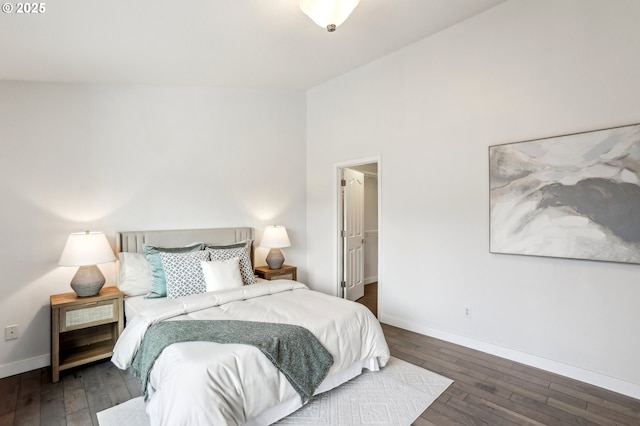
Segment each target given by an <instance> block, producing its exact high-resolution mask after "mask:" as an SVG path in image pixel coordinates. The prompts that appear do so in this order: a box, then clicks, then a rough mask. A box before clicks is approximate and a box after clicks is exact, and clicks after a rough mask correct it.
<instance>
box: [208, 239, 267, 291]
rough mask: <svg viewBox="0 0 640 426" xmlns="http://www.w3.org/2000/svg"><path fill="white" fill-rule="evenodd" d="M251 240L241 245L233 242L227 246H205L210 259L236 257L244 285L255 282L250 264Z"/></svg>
mask: <svg viewBox="0 0 640 426" xmlns="http://www.w3.org/2000/svg"><path fill="white" fill-rule="evenodd" d="M252 242H253V241H251V240H247V241H245V243H244V245H243V246H240V247H237V245H238V244H233V245H231V246H229V247H225V248H221V247H207V251H208V252H209V255H210V260H212V261H214V260H229V259H231V258H234V257H237V258H239V259H240V275H242V282H243V283H244V285H250V284H255V282H256V279H255V276H254V275H253V265H251V243H252Z"/></svg>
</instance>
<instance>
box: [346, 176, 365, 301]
mask: <svg viewBox="0 0 640 426" xmlns="http://www.w3.org/2000/svg"><path fill="white" fill-rule="evenodd" d="M342 176H343V177H342V179H343V189H344V198H343V200H344V202H343V221H342V223H343V226H344V228H343V231H344V232H343V247H344V249H343V255H344V259H343V265H344V271H343V280H344V282H345V288H346V298H347V299H349V300H357V299H359V298H361V297H362V296H364V174H363V173H361V172H358V171H355V170H352V169H343V175H342Z"/></svg>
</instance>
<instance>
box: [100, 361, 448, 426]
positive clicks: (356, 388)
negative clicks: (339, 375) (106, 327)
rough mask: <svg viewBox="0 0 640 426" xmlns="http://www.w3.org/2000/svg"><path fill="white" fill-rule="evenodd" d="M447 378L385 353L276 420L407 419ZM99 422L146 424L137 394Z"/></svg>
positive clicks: (291, 423) (380, 424)
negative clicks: (380, 362)
mask: <svg viewBox="0 0 640 426" xmlns="http://www.w3.org/2000/svg"><path fill="white" fill-rule="evenodd" d="M452 383H453V381H452V380H450V379H447V378H446V377H443V376H440V375H439V374H436V373H433V372H431V371H428V370H425V369H424V368H420V367H417V366H415V365H413V364H409V363H408V362H405V361H403V360H401V359H398V358H394V357H391V359H390V360H389V362H388V363H387V366H386V367H385V368H383V369H382V370H380V371H376V372H374V373H372V372H370V371H368V370H365V371H364V373H362V374H361V375H360V376H358V377H356V378H355V379H353V380H351V381H349V382H347V383H345V384H343V385H341V386H340V387H338V388H336V389H333V390H331V391H329V392H325V393H323V394H320V395H317V396H316V397H314V398H313V399H312V400H311V402H310V403H308V404H307V405H305V406H304V407H302V408H300V409H299V410H298V411H296V412H295V413H292V414H291V415H289V416H288V417H285V418H284V419H282V420H280V421H279V422H278V423H276V424H277V425H287V426H298V425H300V426H302V425H304V426H319V425H322V426H331V425H336V426H338V425H340V426H342V425H345V426H346V425H349V426H351V425H354V426H355V425H372V424H375V425H377V426H385V425H389V426H402V425H407V426H408V425H410V424H411V423H413V422H414V421H415V420H416V419H417V418H418V417H419V416H420V414H422V412H423V411H424V410H426V409H427V407H428V406H429V405H431V403H432V402H433V401H435V400H436V398H438V396H440V395H441V394H442V392H444V391H445V390H446V389H447V387H449V385H451V384H452ZM98 422H99V424H100V426H124V425H126V426H149V424H150V423H149V418H148V417H147V414H146V413H145V410H144V401H143V400H142V398H141V397H140V398H134V399H132V400H129V401H127V402H124V403H122V404H120V405H116V406H115V407H111V408H109V409H107V410H104V411H100V412H99V413H98Z"/></svg>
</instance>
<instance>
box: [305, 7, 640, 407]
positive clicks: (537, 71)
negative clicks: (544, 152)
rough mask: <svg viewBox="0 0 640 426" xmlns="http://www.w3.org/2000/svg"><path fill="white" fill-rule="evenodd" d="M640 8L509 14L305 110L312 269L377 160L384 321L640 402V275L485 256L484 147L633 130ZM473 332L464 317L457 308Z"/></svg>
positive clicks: (317, 277) (590, 265)
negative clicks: (359, 176)
mask: <svg viewBox="0 0 640 426" xmlns="http://www.w3.org/2000/svg"><path fill="white" fill-rule="evenodd" d="M639 21H640V2H638V1H636V0H613V1H612V0H563V1H557V0H512V1H510V2H507V3H504V4H501V5H499V6H497V7H495V8H493V9H491V10H489V11H487V12H485V13H484V14H481V15H479V16H476V17H474V18H472V19H470V20H467V21H465V22H463V23H461V24H459V25H456V26H454V27H452V28H450V29H448V30H445V31H443V32H441V33H439V34H436V35H434V36H432V37H429V38H427V39H424V40H422V41H420V42H418V43H416V44H414V45H411V46H409V47H407V48H404V49H402V50H399V51H397V52H395V53H393V54H391V55H388V56H386V57H384V58H381V59H379V60H377V61H375V62H373V63H371V64H368V65H367V66H364V67H361V68H359V69H357V70H355V71H353V72H351V73H349V74H346V75H344V76H341V77H339V78H337V79H335V80H333V81H330V82H327V83H325V84H323V85H321V86H318V87H316V88H314V89H312V90H310V91H309V92H308V95H307V99H308V102H307V151H308V152H307V189H308V204H307V218H308V220H307V232H308V234H307V238H308V252H307V259H308V261H307V263H308V268H309V274H308V276H309V280H310V284H311V285H312V287H314V288H316V289H319V290H322V291H325V292H328V293H332V294H336V288H337V285H336V283H337V279H336V277H337V272H336V270H337V267H336V246H337V243H336V237H335V236H336V235H337V234H336V232H335V229H336V213H335V209H336V207H335V205H336V204H335V200H336V189H335V178H334V176H335V167H336V164H337V163H343V162H345V161H350V160H353V159H358V158H364V157H372V156H377V155H379V156H380V158H381V162H380V182H379V184H380V185H381V197H380V203H381V206H382V208H381V214H380V238H381V252H380V260H381V263H380V277H379V280H380V308H379V312H380V318H381V320H382V321H383V322H386V323H389V324H394V325H398V326H401V327H405V328H408V329H411V330H414V331H418V332H421V333H425V334H430V335H433V336H436V337H440V338H444V339H448V340H451V341H455V342H459V343H462V344H465V345H468V346H472V347H476V348H479V349H482V350H485V351H488V352H492V353H496V354H499V355H502V356H505V357H509V358H512V359H516V360H520V361H523V362H526V363H529V364H533V365H537V366H540V367H542V368H546V369H549V370H552V371H556V372H559V373H561V374H565V375H568V376H572V377H575V378H578V379H581V380H585V381H589V382H591V383H595V384H598V385H600V386H604V387H608V388H610V389H613V390H617V391H619V392H623V393H626V394H629V395H633V396H635V397H640V369H639V368H638V360H639V359H640V340H639V339H638V338H637V331H636V329H637V325H638V324H640V309H638V308H637V301H638V300H640V283H639V280H638V276H639V273H640V266H638V265H625V264H614V263H604V262H601V263H598V262H588V261H576V260H565V259H547V258H536V257H524V256H520V257H518V256H509V255H497V254H490V253H489V251H488V241H489V235H488V233H489V230H488V223H489V217H488V213H489V206H488V165H487V157H488V155H487V147H488V146H490V145H494V144H500V143H506V142H516V141H522V140H528V139H533V138H539V137H547V136H554V135H560V134H566V133H573V132H580V131H587V130H594V129H600V128H606V127H611V126H618V125H624V124H631V123H637V122H640V101H639V99H640V97H639V94H640V79H638V76H639V75H640V55H638V54H637V52H639V51H640V26H638V25H637V23H638V22H639ZM467 305H469V306H470V307H471V317H470V318H465V317H464V314H463V312H464V307H465V306H467Z"/></svg>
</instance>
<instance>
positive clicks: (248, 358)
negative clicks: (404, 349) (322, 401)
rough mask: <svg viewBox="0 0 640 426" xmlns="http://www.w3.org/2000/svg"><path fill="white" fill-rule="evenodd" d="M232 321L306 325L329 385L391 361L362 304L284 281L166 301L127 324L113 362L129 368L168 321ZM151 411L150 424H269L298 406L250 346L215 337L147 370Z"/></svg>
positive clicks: (176, 347)
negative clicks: (324, 353) (321, 354)
mask: <svg viewBox="0 0 640 426" xmlns="http://www.w3.org/2000/svg"><path fill="white" fill-rule="evenodd" d="M187 319H188V320H193V319H199V320H215V319H235V320H247V321H262V322H275V323H285V324H295V325H300V326H302V327H305V328H307V329H308V330H309V331H311V332H312V333H313V334H314V335H315V336H316V338H318V340H319V341H320V342H321V343H322V344H323V346H324V347H325V348H326V349H327V350H328V351H329V352H330V353H331V355H332V356H333V360H334V363H333V366H332V367H331V369H330V370H329V376H328V378H327V379H326V380H325V382H323V384H321V385H320V387H319V388H318V390H317V391H316V392H317V393H318V392H323V391H326V390H329V389H330V388H331V387H333V386H336V385H337V384H339V383H341V382H342V381H344V380H348V379H350V378H351V377H353V376H354V375H355V374H359V373H360V371H361V369H362V367H363V366H365V367H367V368H369V369H377V368H378V366H380V367H383V366H384V365H386V363H387V361H388V359H389V348H388V346H387V343H386V341H385V339H384V335H383V333H382V328H381V327H380V324H379V323H378V321H377V319H376V318H375V317H374V316H373V314H372V313H371V312H370V311H369V310H368V309H367V308H366V307H364V306H362V305H360V304H358V303H353V302H350V301H347V300H343V299H339V298H337V297H333V296H329V295H326V294H323V293H319V292H316V291H312V290H309V289H308V288H307V287H306V286H305V285H304V284H301V283H298V282H295V281H288V280H280V281H270V282H265V283H262V284H255V285H251V286H244V287H242V288H239V289H233V290H226V291H220V292H211V293H205V294H198V295H192V296H188V297H182V298H178V299H169V300H166V301H164V302H163V303H158V304H155V305H153V306H151V307H150V308H148V309H146V310H144V311H143V312H141V313H140V314H138V315H137V316H135V317H134V318H133V320H132V321H131V322H130V323H129V324H127V327H126V328H125V330H124V332H123V333H122V335H121V336H120V339H119V340H118V342H117V343H116V346H115V349H114V354H113V358H112V361H113V363H114V364H115V365H116V366H118V367H119V368H121V369H126V368H128V367H129V366H130V365H131V363H132V361H133V358H134V356H135V354H136V351H137V350H138V347H139V346H140V342H141V341H142V339H143V337H144V334H145V332H146V330H147V328H148V327H149V326H150V325H152V324H154V323H156V322H159V321H165V320H171V321H173V320H187ZM149 389H150V395H151V397H150V399H149V402H148V404H147V413H148V414H149V417H150V419H151V424H152V425H239V424H245V423H251V424H268V423H270V422H273V421H275V420H277V419H279V418H280V417H282V416H284V415H287V414H289V413H290V412H292V411H294V410H296V409H297V408H299V407H300V406H301V401H300V396H299V395H298V394H297V392H296V391H295V390H294V389H293V387H292V386H291V385H290V384H289V382H288V381H287V379H286V378H285V376H284V375H283V374H282V373H280V371H279V370H278V369H277V368H276V367H275V366H274V365H273V364H272V363H271V362H270V361H269V360H268V359H267V357H266V356H265V355H264V354H262V352H260V350H259V349H257V348H255V347H253V346H249V345H239V344H218V343H212V342H189V343H176V344H173V345H171V346H169V347H167V348H166V349H165V350H164V351H163V352H162V354H161V355H160V357H159V358H158V359H157V361H156V362H155V364H154V367H153V369H152V371H151V374H150V376H149Z"/></svg>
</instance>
